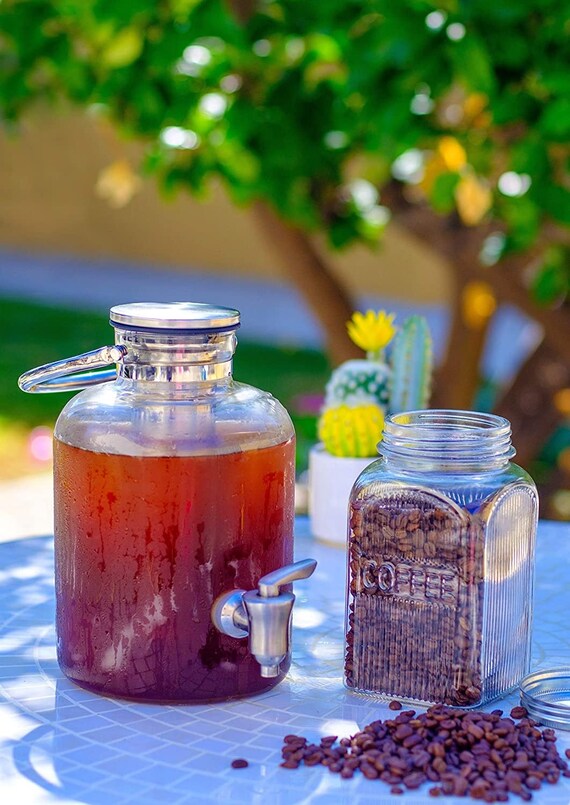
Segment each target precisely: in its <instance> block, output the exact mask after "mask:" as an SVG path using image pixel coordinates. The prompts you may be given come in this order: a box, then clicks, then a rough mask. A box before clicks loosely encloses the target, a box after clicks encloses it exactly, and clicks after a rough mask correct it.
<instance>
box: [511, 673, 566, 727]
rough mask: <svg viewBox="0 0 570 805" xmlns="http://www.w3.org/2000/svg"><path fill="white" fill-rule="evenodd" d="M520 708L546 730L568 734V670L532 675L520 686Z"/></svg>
mask: <svg viewBox="0 0 570 805" xmlns="http://www.w3.org/2000/svg"><path fill="white" fill-rule="evenodd" d="M520 697H521V704H522V705H524V706H525V707H526V709H527V710H528V713H529V715H530V716H531V717H532V718H534V719H535V721H538V722H540V723H541V724H544V725H545V726H546V727H554V728H555V729H561V730H570V667H569V666H563V667H560V668H548V669H547V670H544V671H535V672H534V673H532V674H529V675H528V676H525V678H524V679H523V680H522V682H521V683H520Z"/></svg>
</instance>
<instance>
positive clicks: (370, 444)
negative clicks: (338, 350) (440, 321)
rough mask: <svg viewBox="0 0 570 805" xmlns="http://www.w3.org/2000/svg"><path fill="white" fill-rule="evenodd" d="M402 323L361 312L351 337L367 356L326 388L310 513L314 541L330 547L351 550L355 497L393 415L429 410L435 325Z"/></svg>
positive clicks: (418, 319) (312, 466) (413, 320)
mask: <svg viewBox="0 0 570 805" xmlns="http://www.w3.org/2000/svg"><path fill="white" fill-rule="evenodd" d="M394 319H395V314H387V313H386V312H385V311H379V312H377V313H376V312H374V311H372V310H368V311H367V312H366V313H365V314H363V313H360V312H356V313H354V314H353V316H352V318H351V320H350V321H349V322H348V324H347V328H348V333H349V335H350V337H351V339H352V340H353V341H354V343H355V344H356V345H357V346H359V347H360V348H361V349H363V350H364V352H365V353H366V357H365V358H363V359H361V360H350V361H346V362H345V363H343V364H341V365H340V366H339V367H338V368H337V369H335V370H334V372H333V373H332V375H331V378H330V380H329V382H328V383H327V386H326V394H325V401H324V405H323V409H322V412H321V415H320V418H319V425H318V434H319V439H320V442H319V444H317V445H315V447H313V448H312V450H311V453H310V456H309V514H310V518H311V530H312V533H313V535H314V536H315V537H317V538H319V539H322V540H324V541H327V542H332V543H335V544H342V545H344V543H345V539H346V512H347V505H348V497H349V494H350V490H351V488H352V485H353V483H354V481H355V480H356V478H357V477H358V475H359V474H360V472H361V471H362V470H363V469H364V468H365V467H367V466H368V464H370V462H371V461H372V460H373V459H374V458H375V457H376V455H377V445H378V442H379V441H380V440H381V438H382V429H383V426H384V417H385V416H386V414H387V413H392V412H396V411H412V410H417V409H418V408H426V407H427V404H428V400H429V393H430V386H431V373H432V342H431V336H430V332H429V328H428V325H427V322H426V320H425V319H424V318H423V317H422V316H410V317H409V318H408V319H406V320H405V321H404V323H403V325H402V326H401V327H396V326H395V325H394ZM388 347H389V350H387V348H388ZM388 352H389V354H388Z"/></svg>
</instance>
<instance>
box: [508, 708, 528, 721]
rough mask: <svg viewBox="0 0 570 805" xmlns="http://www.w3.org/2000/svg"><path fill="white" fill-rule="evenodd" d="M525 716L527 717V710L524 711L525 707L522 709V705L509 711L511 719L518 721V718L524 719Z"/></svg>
mask: <svg viewBox="0 0 570 805" xmlns="http://www.w3.org/2000/svg"><path fill="white" fill-rule="evenodd" d="M527 716H528V710H527V709H526V707H523V706H522V705H518V706H517V707H513V709H512V710H511V718H516V719H519V718H526V717H527Z"/></svg>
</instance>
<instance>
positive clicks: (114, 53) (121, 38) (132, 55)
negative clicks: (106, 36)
mask: <svg viewBox="0 0 570 805" xmlns="http://www.w3.org/2000/svg"><path fill="white" fill-rule="evenodd" d="M143 44H144V41H143V37H142V34H141V32H140V31H139V30H138V29H137V28H133V27H130V28H123V30H122V31H119V33H118V34H116V35H115V36H113V38H112V39H111V40H110V41H109V43H108V44H107V45H105V47H104V48H103V50H102V51H101V56H100V59H101V63H102V64H103V65H104V66H105V67H110V68H112V69H116V68H119V67H127V66H128V65H129V64H132V63H133V62H134V61H136V59H138V57H139V56H140V54H141V52H142V49H143Z"/></svg>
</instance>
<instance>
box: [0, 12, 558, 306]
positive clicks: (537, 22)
mask: <svg viewBox="0 0 570 805" xmlns="http://www.w3.org/2000/svg"><path fill="white" fill-rule="evenodd" d="M569 62H570V15H569V14H568V5H567V3H566V2H560V0H501V2H497V0H438V1H437V2H431V1H430V0H400V2H394V1H393V0H326V2H313V3H310V2H306V0H263V1H260V2H257V3H256V2H248V0H233V2H231V0H225V1H222V0H158V1H157V0H152V1H151V0H2V2H0V115H1V118H2V121H3V123H4V125H5V126H7V127H10V125H11V124H13V123H16V122H17V121H18V120H19V119H20V118H21V116H22V114H23V113H24V112H25V111H26V110H27V108H28V107H29V106H30V105H31V104H32V103H33V102H35V101H37V100H38V99H47V100H51V101H54V100H57V99H59V98H66V99H68V100H70V101H72V102H73V103H76V104H79V105H81V106H84V107H89V108H90V110H91V111H92V112H93V113H94V114H97V115H101V116H103V117H105V118H107V119H109V120H111V121H112V122H113V123H114V124H116V125H117V126H118V127H119V128H120V129H121V130H122V131H123V132H124V133H125V135H127V136H130V137H134V138H137V139H142V140H143V141H145V142H146V144H147V149H146V157H145V159H144V163H143V165H142V169H143V170H144V171H146V172H147V173H152V174H155V175H156V176H157V177H158V179H159V181H160V184H161V187H162V188H163V190H164V192H165V193H166V194H172V193H175V192H176V191H178V190H181V189H182V190H188V191H190V192H192V193H195V194H200V193H203V192H205V191H206V188H207V184H208V180H209V179H211V178H212V177H216V178H217V179H219V180H221V181H222V182H223V183H224V185H225V186H226V188H227V189H228V191H229V193H230V195H231V196H232V198H233V199H234V200H235V201H236V202H237V203H249V202H252V201H253V200H256V199H264V200H266V201H268V202H270V203H271V204H272V205H273V206H274V207H275V208H276V209H277V211H278V212H279V213H280V214H281V216H282V217H283V218H284V219H286V220H288V221H290V222H293V223H294V224H296V225H298V226H300V227H302V228H303V229H305V230H309V231H312V230H322V231H324V232H325V233H326V235H327V236H328V239H329V241H330V242H331V244H332V245H333V246H335V247H342V246H345V245H347V244H350V243H353V242H355V241H360V242H366V243H370V244H374V243H376V242H377V241H378V239H379V237H380V236H381V233H382V230H383V229H384V227H385V224H386V221H387V219H388V217H389V215H388V213H387V211H386V209H385V208H384V207H383V205H382V197H381V192H382V186H383V185H384V184H385V183H386V182H388V181H389V180H390V179H391V177H392V176H393V175H395V176H396V178H398V179H400V180H402V181H405V182H406V183H407V184H409V185H410V187H411V188H412V189H413V190H414V192H415V193H416V194H417V198H419V199H420V200H423V201H427V202H428V203H431V204H432V206H433V208H434V209H435V210H436V211H438V212H440V213H441V214H456V215H458V216H459V219H460V220H461V221H462V222H463V223H464V224H466V225H477V224H478V223H480V222H482V221H488V220H494V221H495V222H496V224H497V228H498V230H500V231H504V232H505V233H506V237H505V238H503V239H502V241H501V251H500V253H496V254H495V255H494V259H495V260H496V259H498V258H500V257H501V256H502V254H504V253H505V252H508V251H509V250H520V249H523V250H527V249H530V248H531V247H533V246H535V245H536V243H537V241H538V240H539V238H541V236H542V235H544V228H545V225H546V224H552V223H554V224H555V225H556V226H557V227H558V226H560V227H563V226H564V225H567V224H569V223H570V175H569V151H568V140H569V135H570V72H569V70H568V65H569ZM445 137H447V138H449V137H451V138H453V141H454V142H455V143H456V144H457V145H458V146H459V147H460V148H461V149H462V152H463V153H464V157H461V158H459V159H454V160H452V164H450V162H449V159H447V157H446V155H445V154H443V157H442V156H441V154H439V155H438V148H439V147H440V146H441V143H442V138H445ZM79 147H80V144H78V148H79ZM442 153H443V152H442ZM456 156H457V154H456ZM426 174H430V176H431V178H430V180H429V181H423V179H422V177H425V175H426ZM378 190H379V191H380V196H378V194H377V191H378ZM551 239H552V238H551ZM554 240H556V238H554ZM561 261H562V262H563V263H564V265H566V266H567V265H568V252H567V251H565V250H563V249H562V248H558V247H557V246H556V245H554V246H551V248H550V251H549V253H548V255H547V260H546V263H545V265H546V269H545V271H546V274H548V273H549V272H550V276H551V278H550V279H549V280H548V281H547V280H546V279H545V278H544V277H543V278H542V279H537V281H536V282H535V284H534V287H535V289H537V298H539V299H541V300H542V301H548V300H549V299H550V298H551V296H552V292H550V291H547V292H545V291H544V287H545V283H547V282H551V284H552V283H554V285H555V287H556V291H555V295H557V294H558V289H559V285H560V276H559V273H560V272H559V271H558V269H556V272H555V273H556V277H554V275H553V270H552V266H553V265H554V264H559V263H560V262H561ZM548 266H550V268H548ZM565 270H566V273H568V270H567V268H566V269H565ZM567 284H568V283H566V286H567ZM566 293H567V290H566ZM557 298H559V297H558V296H557Z"/></svg>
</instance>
